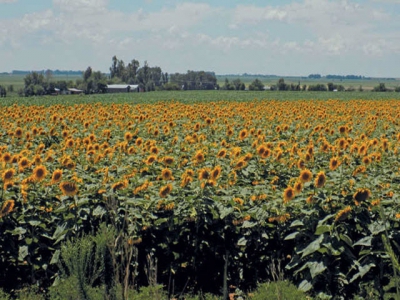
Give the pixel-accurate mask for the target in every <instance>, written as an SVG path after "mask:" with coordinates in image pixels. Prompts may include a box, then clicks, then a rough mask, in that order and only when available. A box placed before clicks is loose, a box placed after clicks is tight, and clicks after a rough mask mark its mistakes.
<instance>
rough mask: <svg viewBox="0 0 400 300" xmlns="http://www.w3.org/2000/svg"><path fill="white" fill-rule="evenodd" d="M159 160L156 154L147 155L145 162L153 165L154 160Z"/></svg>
mask: <svg viewBox="0 0 400 300" xmlns="http://www.w3.org/2000/svg"><path fill="white" fill-rule="evenodd" d="M156 160H157V156H156V155H149V156H148V157H147V159H146V160H145V164H146V165H151V164H152V163H153V162H155V161H156Z"/></svg>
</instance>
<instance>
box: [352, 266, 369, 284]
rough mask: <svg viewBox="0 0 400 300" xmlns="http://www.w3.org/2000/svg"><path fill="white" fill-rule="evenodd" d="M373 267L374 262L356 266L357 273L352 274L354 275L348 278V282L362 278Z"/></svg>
mask: <svg viewBox="0 0 400 300" xmlns="http://www.w3.org/2000/svg"><path fill="white" fill-rule="evenodd" d="M372 267H375V264H373V263H370V264H368V265H365V266H362V267H360V266H359V267H358V273H357V274H354V276H353V277H352V278H351V279H350V283H351V282H353V281H354V280H356V279H357V278H362V277H363V276H364V275H365V274H367V273H368V271H369V270H370V269H371V268H372Z"/></svg>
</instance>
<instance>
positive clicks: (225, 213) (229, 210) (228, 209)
mask: <svg viewBox="0 0 400 300" xmlns="http://www.w3.org/2000/svg"><path fill="white" fill-rule="evenodd" d="M232 212H233V208H231V207H225V208H223V209H222V211H221V214H220V216H219V217H220V218H221V220H222V219H224V218H225V217H226V216H228V215H229V214H231V213H232Z"/></svg>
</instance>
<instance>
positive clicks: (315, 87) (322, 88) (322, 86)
mask: <svg viewBox="0 0 400 300" xmlns="http://www.w3.org/2000/svg"><path fill="white" fill-rule="evenodd" d="M308 90H309V91H318V92H325V91H327V90H328V88H327V87H326V85H325V84H321V83H318V84H313V85H309V86H308Z"/></svg>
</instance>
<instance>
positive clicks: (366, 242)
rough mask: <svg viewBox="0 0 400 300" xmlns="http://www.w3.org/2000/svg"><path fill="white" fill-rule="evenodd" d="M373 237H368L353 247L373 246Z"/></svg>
mask: <svg viewBox="0 0 400 300" xmlns="http://www.w3.org/2000/svg"><path fill="white" fill-rule="evenodd" d="M371 242H372V236H366V237H363V238H362V239H359V240H358V241H357V242H355V243H354V244H353V246H369V247H370V246H371Z"/></svg>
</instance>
